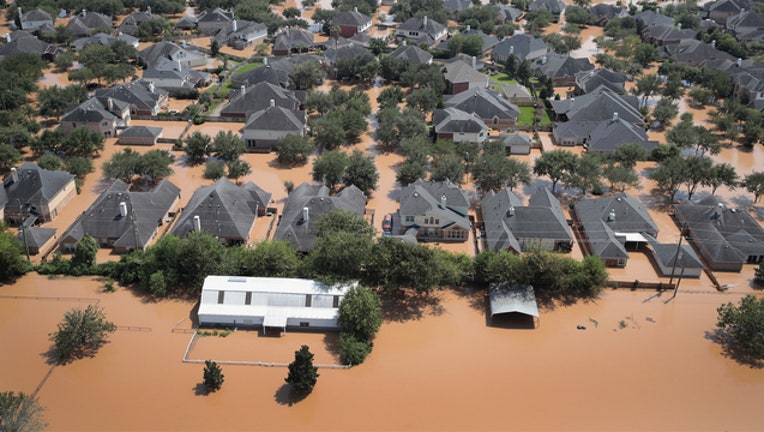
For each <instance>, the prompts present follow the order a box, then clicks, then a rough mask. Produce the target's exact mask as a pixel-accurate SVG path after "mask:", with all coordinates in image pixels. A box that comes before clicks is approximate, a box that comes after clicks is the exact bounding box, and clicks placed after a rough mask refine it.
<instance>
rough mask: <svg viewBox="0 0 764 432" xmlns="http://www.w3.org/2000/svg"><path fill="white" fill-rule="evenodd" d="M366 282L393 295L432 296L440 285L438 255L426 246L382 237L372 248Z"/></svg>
mask: <svg viewBox="0 0 764 432" xmlns="http://www.w3.org/2000/svg"><path fill="white" fill-rule="evenodd" d="M365 281H366V283H367V284H368V285H371V286H378V287H381V288H382V289H383V290H384V291H385V292H386V293H388V294H391V295H395V294H398V293H399V292H400V290H401V289H402V288H411V289H413V290H415V291H417V292H419V293H425V292H429V291H430V290H432V289H434V288H436V287H438V286H439V282H440V275H439V273H438V269H437V268H436V265H435V252H434V250H433V249H431V248H428V247H427V246H423V245H416V244H411V243H406V242H402V241H400V240H396V239H392V238H390V237H382V238H381V239H379V240H378V241H377V243H375V244H374V246H373V247H372V251H371V254H370V255H369V264H368V265H367V266H366V275H365Z"/></svg>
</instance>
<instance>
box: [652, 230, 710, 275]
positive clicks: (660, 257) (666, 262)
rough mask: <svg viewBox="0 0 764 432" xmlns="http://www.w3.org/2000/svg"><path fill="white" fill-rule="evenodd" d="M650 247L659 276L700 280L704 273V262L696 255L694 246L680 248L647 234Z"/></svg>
mask: <svg viewBox="0 0 764 432" xmlns="http://www.w3.org/2000/svg"><path fill="white" fill-rule="evenodd" d="M644 236H645V238H646V239H647V243H648V244H649V245H650V252H651V256H652V257H653V261H654V262H655V266H656V270H657V271H658V274H659V275H660V276H663V277H671V276H674V277H678V276H680V275H681V276H682V277H690V278H699V277H700V275H701V273H703V262H702V261H701V260H700V258H698V256H697V255H696V254H695V251H694V250H693V249H692V246H690V245H688V244H683V245H681V246H680V247H679V248H677V245H676V244H674V243H660V242H658V240H656V239H654V238H652V237H650V236H649V235H647V234H645V235H644Z"/></svg>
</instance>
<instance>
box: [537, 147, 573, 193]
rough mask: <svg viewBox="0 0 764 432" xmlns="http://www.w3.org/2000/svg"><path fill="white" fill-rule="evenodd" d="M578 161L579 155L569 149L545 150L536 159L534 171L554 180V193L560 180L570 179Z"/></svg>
mask: <svg viewBox="0 0 764 432" xmlns="http://www.w3.org/2000/svg"><path fill="white" fill-rule="evenodd" d="M577 163H578V156H576V155H575V153H571V152H569V151H567V150H560V149H557V150H552V151H550V152H544V153H542V154H541V156H540V157H539V158H538V159H536V162H535V164H534V166H533V172H534V173H535V174H536V175H540V176H547V177H549V178H550V179H551V180H552V193H554V191H555V189H556V188H557V183H558V182H559V181H560V180H563V181H568V180H569V179H571V178H572V176H573V174H574V173H575V170H576V165H577Z"/></svg>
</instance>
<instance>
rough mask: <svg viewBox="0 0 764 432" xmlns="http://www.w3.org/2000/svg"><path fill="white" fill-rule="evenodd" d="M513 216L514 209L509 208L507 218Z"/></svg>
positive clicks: (512, 207)
mask: <svg viewBox="0 0 764 432" xmlns="http://www.w3.org/2000/svg"><path fill="white" fill-rule="evenodd" d="M514 215H515V207H514V206H510V207H509V210H508V211H507V216H509V217H512V216H514Z"/></svg>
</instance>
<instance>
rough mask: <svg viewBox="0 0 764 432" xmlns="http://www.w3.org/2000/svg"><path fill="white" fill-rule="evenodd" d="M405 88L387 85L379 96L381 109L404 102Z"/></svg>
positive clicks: (378, 100)
mask: <svg viewBox="0 0 764 432" xmlns="http://www.w3.org/2000/svg"><path fill="white" fill-rule="evenodd" d="M403 96H404V94H403V90H402V89H401V88H400V87H398V86H397V85H393V86H389V87H385V88H384V89H382V91H381V92H379V96H377V105H378V106H379V109H380V111H381V110H383V109H385V108H390V107H394V106H397V105H398V104H399V103H401V102H403Z"/></svg>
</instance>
